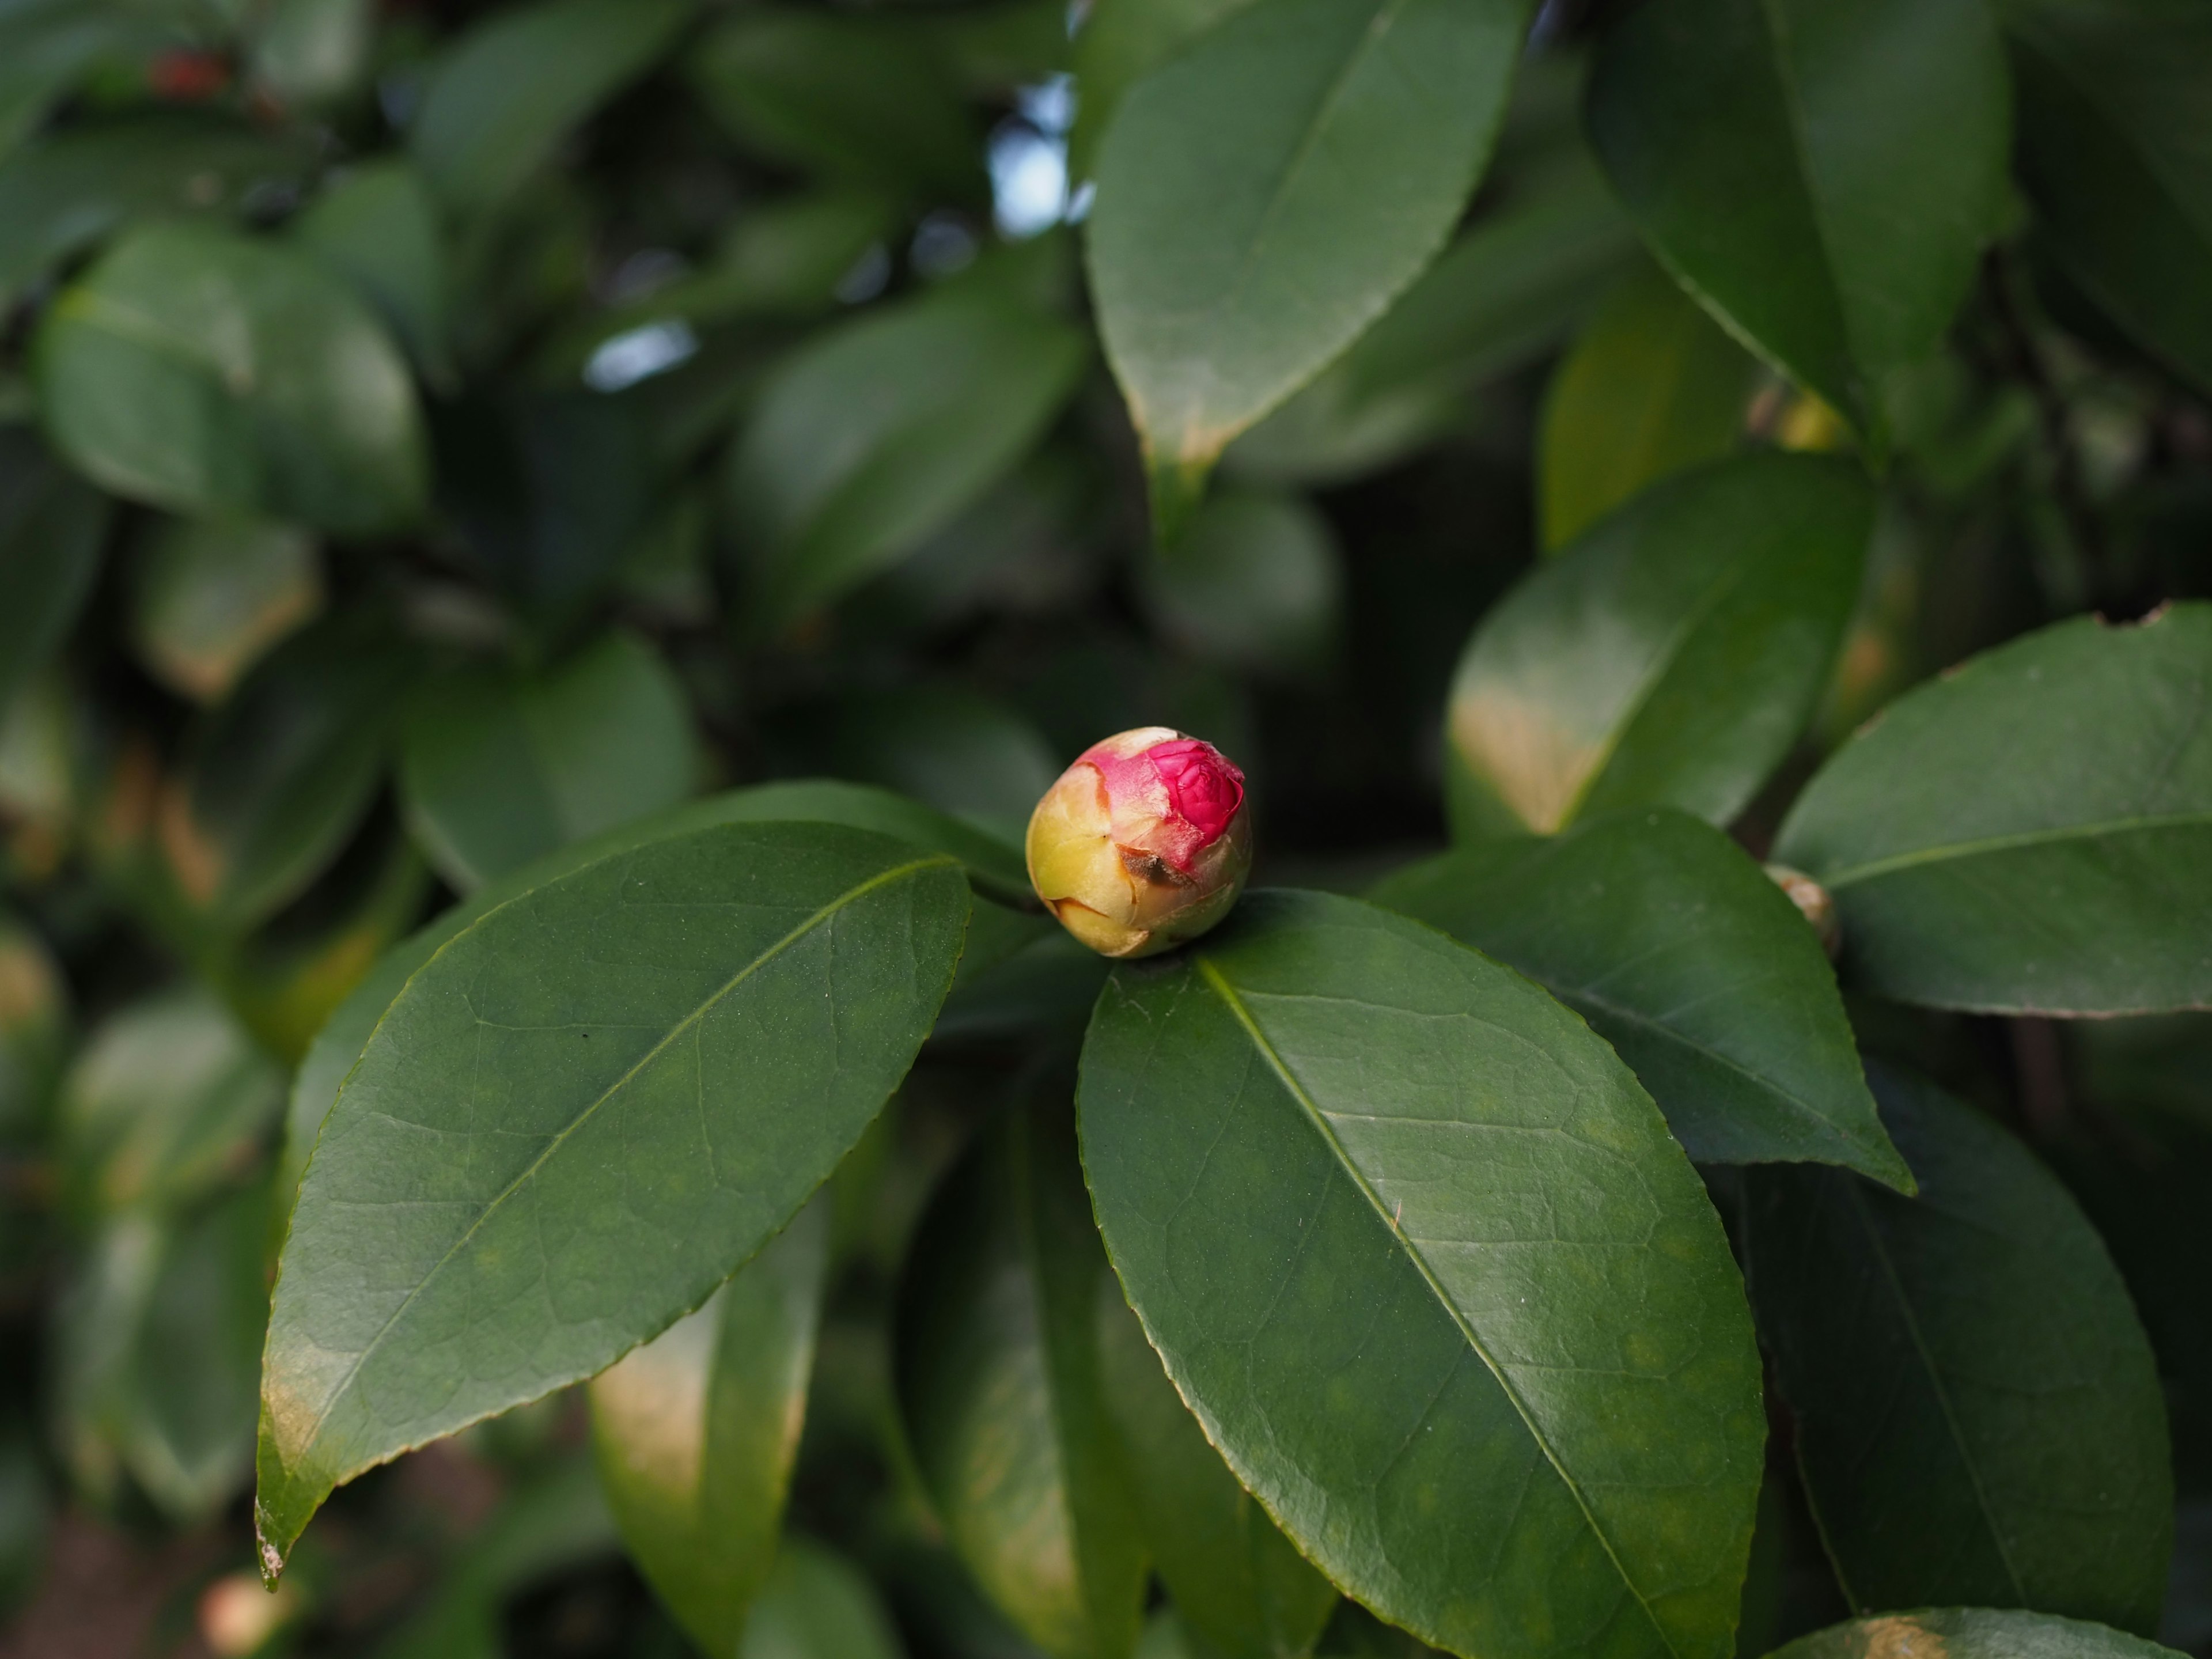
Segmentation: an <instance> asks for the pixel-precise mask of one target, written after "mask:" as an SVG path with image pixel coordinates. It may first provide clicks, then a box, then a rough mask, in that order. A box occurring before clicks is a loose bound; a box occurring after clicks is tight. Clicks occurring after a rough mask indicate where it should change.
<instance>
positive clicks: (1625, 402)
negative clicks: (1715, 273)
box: [1536, 264, 1752, 547]
mask: <svg viewBox="0 0 2212 1659" xmlns="http://www.w3.org/2000/svg"><path fill="white" fill-rule="evenodd" d="M1751 368H1752V364H1751V361H1750V359H1749V358H1747V356H1745V355H1744V352H1743V349H1742V348H1741V346H1739V345H1737V344H1736V343H1735V341H1733V340H1731V339H1729V337H1728V336H1727V335H1726V334H1725V333H1723V331H1721V329H1720V328H1719V327H1718V326H1717V325H1715V324H1714V323H1713V321H1712V319H1710V318H1709V317H1707V316H1706V315H1705V313H1704V312H1702V311H1700V310H1699V309H1698V307H1697V306H1696V305H1695V304H1694V303H1693V302H1692V301H1691V299H1690V298H1689V296H1688V295H1686V294H1684V293H1683V292H1682V290H1681V289H1679V288H1677V287H1676V286H1675V285H1674V283H1673V282H1672V281H1670V280H1669V279H1668V276H1666V274H1665V273H1664V272H1662V271H1661V270H1657V269H1656V267H1654V266H1651V265H1648V264H1647V265H1644V266H1642V267H1641V268H1639V269H1638V270H1636V271H1634V272H1633V273H1632V274H1631V275H1630V276H1629V277H1628V279H1627V280H1626V282H1624V283H1621V285H1620V287H1619V288H1618V289H1614V290H1613V295H1612V297H1611V298H1610V299H1608V300H1607V301H1606V303H1605V306H1604V308H1603V309H1602V310H1601V311H1600V312H1599V313H1598V314H1597V315H1596V316H1595V317H1593V318H1592V319H1590V325H1589V327H1588V328H1587V329H1585V330H1584V331H1583V334H1582V337H1581V338H1580V339H1578V340H1577V341H1576V342H1575V348H1574V349H1573V350H1572V351H1571V352H1569V353H1568V354H1567V356H1566V359H1565V362H1562V363H1561V364H1560V365H1559V368H1558V370H1557V371H1556V372H1555V373H1554V374H1553V376H1552V384H1551V387H1550V389H1549V390H1548V391H1547V392H1546V393H1545V394H1544V415H1543V425H1542V428H1541V431H1540V433H1539V434H1538V436H1537V456H1536V491H1537V497H1538V507H1539V509H1540V512H1541V517H1542V520H1543V526H1544V544H1545V545H1546V546H1547V547H1558V546H1559V545H1560V544H1562V543H1565V542H1570V541H1572V540H1573V539H1574V538H1576V537H1577V536H1579V535H1580V534H1582V532H1583V531H1585V530H1587V529H1589V526H1592V525H1593V524H1595V523H1596V522H1597V521H1598V520H1600V519H1602V518H1603V517H1605V515H1606V514H1607V513H1610V512H1612V511H1613V509H1614V508H1615V507H1620V506H1621V505H1622V504H1624V503H1625V502H1626V501H1628V500H1629V499H1630V498H1631V497H1632V496H1633V495H1636V494H1637V493H1638V492H1639V491H1640V490H1642V489H1644V486H1645V485H1647V484H1650V483H1656V481H1658V480H1659V479H1661V478H1663V477H1668V475H1669V474H1670V473H1675V472H1680V471H1683V470H1684V469H1685V468H1686V467H1692V466H1696V465H1699V464H1700V463H1701V462H1705V461H1716V460H1718V459H1721V457H1723V455H1726V454H1727V453H1729V451H1730V450H1731V449H1733V448H1735V443H1736V440H1737V438H1738V437H1739V436H1740V435H1741V434H1742V431H1743V420H1744V406H1745V404H1746V402H1747V400H1748V398H1749V397H1750V395H1751V384H1752V376H1751Z"/></svg>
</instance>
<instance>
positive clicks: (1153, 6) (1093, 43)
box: [1067, 0, 1251, 179]
mask: <svg viewBox="0 0 2212 1659" xmlns="http://www.w3.org/2000/svg"><path fill="white" fill-rule="evenodd" d="M1250 3H1251V0H1123V3H1121V4H1119V5H1113V6H1092V7H1091V9H1089V10H1088V11H1086V12H1085V13H1084V15H1083V21H1082V22H1081V24H1080V25H1079V27H1078V28H1077V31H1076V35H1075V66H1074V67H1075V86H1076V106H1075V128H1074V131H1072V132H1071V133H1069V135H1068V141H1067V169H1068V175H1069V177H1071V178H1073V179H1088V178H1090V176H1091V163H1092V161H1093V159H1094V158H1095V157H1096V156H1097V151H1098V140H1099V138H1100V137H1101V136H1102V135H1103V134H1104V132H1105V131H1106V129H1107V126H1108V125H1109V122H1110V118H1111V117H1112V116H1113V113H1114V112H1115V109H1116V108H1118V107H1119V106H1120V105H1121V95H1122V94H1124V93H1126V92H1127V91H1128V89H1129V88H1131V87H1133V86H1134V85H1135V84H1136V83H1137V82H1139V81H1140V80H1142V79H1143V78H1144V77H1145V76H1146V75H1148V74H1150V73H1151V72H1152V70H1155V69H1158V67H1159V66H1160V64H1163V63H1164V62H1166V61H1167V60H1168V59H1169V58H1172V57H1174V56H1175V55H1176V53H1177V52H1182V51H1183V50H1185V49H1186V48H1187V47H1188V46H1190V45H1191V43H1192V42H1194V41H1195V40H1198V38H1199V37H1200V36H1201V35H1203V34H1204V33H1206V30H1208V29H1210V28H1212V27H1213V26H1214V25H1215V24H1217V23H1218V22H1220V21H1222V19H1224V18H1225V17H1227V16H1229V15H1231V14H1232V13H1234V12H1237V11H1241V10H1243V9H1244V7H1245V6H1247V5H1249V4H1250Z"/></svg>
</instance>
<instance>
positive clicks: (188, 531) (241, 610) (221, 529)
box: [131, 519, 323, 702]
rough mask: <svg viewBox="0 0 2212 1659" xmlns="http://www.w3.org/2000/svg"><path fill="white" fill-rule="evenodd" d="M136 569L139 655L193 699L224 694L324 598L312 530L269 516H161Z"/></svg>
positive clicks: (134, 623) (134, 630) (134, 621)
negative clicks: (174, 518) (168, 521)
mask: <svg viewBox="0 0 2212 1659" xmlns="http://www.w3.org/2000/svg"><path fill="white" fill-rule="evenodd" d="M132 574H133V576H134V579H135V580H133V581H132V583H131V635H132V642H133V643H134V644H135V645H136V646H137V648H138V657H139V660H140V661H142V662H143V663H144V664H145V665H146V667H147V668H148V669H149V671H151V672H152V673H153V675H154V677H155V678H156V679H158V680H160V681H161V682H162V683H163V684H166V685H167V686H168V687H169V688H170V689H171V690H175V691H180V692H182V693H183V694H184V695H185V696H188V697H191V698H192V699H193V700H194V701H196V702H217V701H219V700H220V699H222V697H224V696H227V695H228V693H229V691H230V690H231V688H232V687H233V686H234V685H235V684H237V683H238V681H239V678H240V676H241V675H242V674H244V673H245V671H246V670H247V669H248V668H249V667H251V666H252V665H253V663H254V662H255V660H256V659H258V658H259V657H260V656H261V655H262V653H264V652H265V651H267V650H268V648H269V647H270V646H272V645H274V644H276V641H279V640H281V639H283V637H284V636H285V635H287V634H289V633H290V632H291V631H292V630H293V629H295V628H297V627H299V626H300V624H301V623H304V622H306V621H307V620H308V619H309V618H310V617H313V615H314V614H315V613H316V612H317V611H320V610H321V609H322V605H323V569H322V562H321V561H320V560H319V558H318V557H317V556H316V551H315V542H314V538H313V537H312V536H309V535H308V534H307V532H304V531H301V530H300V529H298V528H297V527H295V526H291V525H284V524H270V523H269V522H267V521H266V520H251V519H185V520H177V521H175V522H173V523H171V524H167V525H165V526H162V527H161V530H160V532H157V534H156V535H155V538H154V539H153V541H152V542H151V544H149V545H148V546H147V547H146V548H145V549H144V550H143V552H142V553H141V554H140V555H139V558H138V563H137V569H136V570H135V571H134V572H133V573H132Z"/></svg>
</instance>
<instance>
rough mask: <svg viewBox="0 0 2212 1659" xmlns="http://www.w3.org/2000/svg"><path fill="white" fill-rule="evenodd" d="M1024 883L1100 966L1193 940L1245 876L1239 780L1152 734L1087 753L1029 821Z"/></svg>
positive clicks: (1220, 762) (1202, 752)
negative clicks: (1105, 958)
mask: <svg viewBox="0 0 2212 1659" xmlns="http://www.w3.org/2000/svg"><path fill="white" fill-rule="evenodd" d="M1028 851H1029V863H1030V883H1031V884H1033V885H1034V886H1035V887H1036V890H1037V896H1038V897H1039V898H1041V899H1042V900H1043V901H1044V902H1045V905H1046V907H1047V908H1048V909H1050V910H1051V912H1052V913H1053V915H1055V916H1057V917H1059V918H1060V925H1061V926H1062V927H1066V929H1067V931H1068V932H1069V933H1073V934H1074V935H1075V937H1076V938H1078V939H1081V940H1082V941H1083V942H1084V943H1085V945H1089V946H1090V947H1091V949H1092V950H1094V951H1097V952H1098V953H1099V954H1100V955H1101V956H1109V957H1148V956H1151V955H1152V954H1153V953H1154V952H1155V951H1164V950H1167V949H1168V948H1169V947H1170V946H1171V945H1181V944H1182V942H1183V941H1184V940H1186V939H1196V938H1197V937H1198V936H1199V935H1200V933H1204V932H1205V931H1206V929H1207V928H1209V927H1212V926H1213V925H1214V923H1216V922H1218V921H1220V920H1221V919H1222V917H1224V916H1225V915H1228V914H1229V908H1230V907H1231V905H1233V904H1235V903H1236V902H1237V890H1238V889H1240V888H1241V887H1243V884H1244V876H1245V872H1247V871H1249V869H1250V868H1251V866H1252V823H1251V815H1250V814H1249V813H1248V812H1246V811H1245V810H1244V775H1243V773H1242V772H1240V771H1238V770H1237V769H1236V768H1235V767H1234V766H1232V765H1231V764H1230V763H1229V761H1228V759H1227V758H1226V757H1225V756H1224V755H1223V754H1222V752H1221V751H1220V750H1218V749H1216V748H1215V747H1214V746H1213V745H1212V744H1210V743H1201V742H1200V740H1199V739H1198V738H1187V737H1185V736H1183V734H1182V732H1173V731H1170V730H1169V729H1168V728H1167V727H1166V726H1139V727H1138V728H1137V729H1136V730H1135V731H1133V732H1121V734H1120V735H1119V736H1116V737H1111V738H1107V739H1106V740H1105V741H1104V742H1103V743H1095V744H1091V747H1090V748H1088V749H1086V750H1084V751H1083V753H1082V754H1081V755H1080V756H1079V757H1077V758H1076V762H1075V764H1074V765H1073V766H1071V767H1069V768H1068V769H1067V770H1066V771H1065V772H1063V773H1061V774H1060V781H1058V782H1057V783H1055V784H1054V785H1053V787H1051V788H1049V789H1048V790H1046V791H1045V794H1044V799H1042V800H1041V801H1039V802H1038V803H1037V805H1036V811H1035V812H1034V813H1032V814H1030V833H1029V847H1028Z"/></svg>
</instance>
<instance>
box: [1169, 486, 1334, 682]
mask: <svg viewBox="0 0 2212 1659" xmlns="http://www.w3.org/2000/svg"><path fill="white" fill-rule="evenodd" d="M1145 586H1146V597H1147V598H1148V599H1149V600H1150V603H1151V605H1152V610H1153V611H1154V613H1155V614H1156V615H1157V616H1158V618H1159V620H1160V623H1161V624H1162V626H1163V628H1164V631H1165V632H1166V633H1167V634H1168V635H1170V637H1171V638H1173V639H1175V640H1176V641H1179V642H1181V643H1182V644H1183V645H1184V646H1185V647H1188V648H1189V649H1191V650H1192V651H1194V653H1196V654H1198V655H1200V656H1202V657H1207V658H1212V659H1215V660H1217V661H1220V662H1224V663H1227V664H1230V665H1233V666H1237V667H1242V668H1245V669H1249V670H1251V671H1257V672H1267V671H1273V672H1275V673H1290V674H1298V673H1309V672H1311V671H1314V670H1316V669H1318V668H1321V667H1323V666H1325V665H1327V663H1328V658H1329V654H1330V651H1331V648H1332V647H1333V646H1334V635H1335V632H1336V628H1337V622H1338V613H1339V611H1340V608H1341V605H1342V602H1343V588H1344V574H1343V570H1342V558H1341V556H1340V554H1339V553H1338V551H1337V546H1336V538H1335V534H1334V532H1332V531H1331V530H1330V528H1329V526H1328V520H1326V519H1324V518H1323V517H1322V515H1321V514H1320V513H1317V512H1316V511H1315V510H1314V508H1313V507H1311V506H1310V504H1308V503H1307V502H1306V501H1303V500H1301V499H1300V498H1298V497H1297V496H1295V495H1274V494H1261V492H1259V491H1256V490H1252V489H1237V490H1228V491H1224V492H1223V493H1221V494H1219V495H1215V496H1214V497H1212V499H1210V500H1209V501H1206V504H1205V505H1204V506H1202V507H1200V508H1199V509H1198V511H1197V513H1196V514H1195V515H1194V517H1193V518H1192V520H1191V521H1190V524H1189V526H1188V528H1186V529H1185V530H1184V532H1183V533H1182V535H1180V536H1178V537H1176V539H1175V540H1174V541H1173V542H1172V543H1170V544H1168V545H1167V546H1165V547H1156V548H1154V549H1153V550H1152V552H1151V556H1150V558H1149V561H1148V562H1147V564H1146V583H1145Z"/></svg>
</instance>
